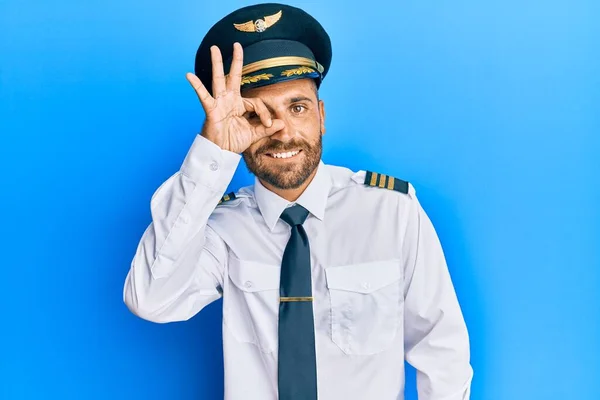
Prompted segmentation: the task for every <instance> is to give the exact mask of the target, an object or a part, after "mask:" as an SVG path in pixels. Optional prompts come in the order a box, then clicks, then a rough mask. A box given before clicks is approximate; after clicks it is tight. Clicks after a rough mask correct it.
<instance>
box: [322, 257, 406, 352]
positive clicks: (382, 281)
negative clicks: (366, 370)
mask: <svg viewBox="0 0 600 400" xmlns="http://www.w3.org/2000/svg"><path fill="white" fill-rule="evenodd" d="M325 274H326V279H327V288H328V290H329V296H330V307H331V340H332V341H333V342H334V343H335V344H337V346H338V347H339V348H340V349H341V350H342V351H343V352H344V353H346V354H356V355H369V354H375V353H378V352H380V351H382V350H384V349H386V348H387V347H388V346H390V345H391V344H392V342H393V340H394V338H395V337H396V331H397V329H398V325H399V321H400V318H401V316H402V302H403V296H402V295H401V293H402V290H401V287H402V285H401V279H402V276H401V270H400V262H399V261H398V260H389V261H378V262H369V263H362V264H352V265H345V266H338V267H329V268H327V269H325Z"/></svg>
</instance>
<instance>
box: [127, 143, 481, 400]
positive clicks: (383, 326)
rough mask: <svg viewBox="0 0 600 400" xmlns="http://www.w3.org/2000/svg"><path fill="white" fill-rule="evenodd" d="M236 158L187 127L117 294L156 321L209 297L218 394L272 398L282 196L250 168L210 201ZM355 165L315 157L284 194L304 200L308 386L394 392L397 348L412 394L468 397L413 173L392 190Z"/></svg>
mask: <svg viewBox="0 0 600 400" xmlns="http://www.w3.org/2000/svg"><path fill="white" fill-rule="evenodd" d="M240 159H241V156H240V155H239V154H236V153H233V152H230V151H227V150H222V149H221V148H219V147H218V146H217V145H216V144H214V143H213V142H211V141H209V140H208V139H206V138H204V137H202V136H200V135H197V136H196V138H195V139H194V141H193V143H192V146H191V148H190V150H189V152H188V153H187V155H186V157H185V159H184V162H183V164H182V166H181V168H180V170H179V171H178V172H177V173H175V174H173V175H172V176H171V177H170V178H168V179H167V180H166V181H165V182H164V183H163V184H162V185H161V186H160V187H159V188H158V189H157V190H156V192H155V193H154V194H153V196H152V199H151V215H152V223H151V224H150V225H149V226H148V228H147V229H146V230H145V232H144V233H143V236H142V238H141V240H140V242H139V244H138V247H137V250H136V253H135V256H134V258H133V260H132V263H131V268H130V270H129V273H128V274H127V277H126V281H125V285H124V293H123V296H124V301H125V303H126V304H127V306H128V308H129V309H130V310H131V311H132V312H133V313H134V314H136V315H138V316H139V317H141V318H144V319H146V320H149V321H154V322H159V323H165V322H173V321H184V320H187V319H189V318H191V317H193V316H194V315H195V314H196V313H198V312H199V311H200V310H201V309H202V308H203V307H205V306H206V305H207V304H209V303H211V302H213V301H215V300H217V299H219V298H221V297H222V298H223V354H224V368H225V371H224V376H225V388H224V393H225V400H254V399H256V400H271V399H277V344H278V338H277V335H278V333H277V323H278V311H279V273H280V267H281V258H282V255H283V251H284V249H285V246H286V244H287V241H288V239H289V236H290V227H289V225H288V224H286V223H285V222H284V221H282V220H280V219H279V216H280V215H281V213H282V211H283V210H284V209H285V207H287V206H288V205H289V202H288V201H287V200H285V199H283V198H281V197H279V196H278V195H276V194H275V193H273V192H271V191H269V190H268V189H266V188H265V187H264V186H263V185H261V183H260V182H259V181H258V179H256V180H255V184H254V185H253V186H249V187H245V188H242V189H241V190H240V191H239V192H237V193H236V196H237V198H236V199H235V200H230V201H227V202H223V203H221V204H220V205H217V204H218V202H219V200H220V199H221V197H222V196H223V194H224V192H225V191H226V189H227V186H228V185H229V183H230V182H231V179H232V177H233V174H234V172H235V170H236V167H237V166H238V163H239V162H240ZM364 179H365V171H360V172H358V173H355V172H353V171H351V170H349V169H346V168H341V167H335V166H330V165H326V164H324V163H323V162H321V163H320V165H319V167H318V171H317V173H316V175H315V177H314V179H313V181H312V182H311V183H310V184H309V186H308V187H307V189H306V190H305V191H304V193H303V194H302V195H301V196H300V198H298V200H297V201H296V203H298V204H300V205H302V206H303V207H305V208H306V209H308V211H309V212H310V214H309V216H308V218H307V219H306V221H305V222H304V228H305V230H306V232H307V235H308V238H309V244H310V250H311V267H312V291H313V297H314V302H313V306H314V319H315V321H314V322H315V323H314V325H315V339H316V355H317V383H318V398H319V399H320V400H342V399H343V400H372V399H376V400H402V399H403V398H404V379H405V378H404V360H405V359H406V360H407V361H408V362H409V363H410V364H411V365H413V366H414V367H415V368H416V370H417V386H418V393H419V399H420V400H466V399H469V392H470V385H471V379H472V375H473V370H472V368H471V365H470V355H469V338H468V333H467V329H466V326H465V322H464V319H463V316H462V313H461V310H460V307H459V304H458V301H457V298H456V295H455V291H454V288H453V285H452V282H451V279H450V275H449V273H448V269H447V266H446V262H445V259H444V255H443V252H442V248H441V246H440V243H439V241H438V237H437V235H436V233H435V231H434V228H433V226H432V224H431V222H430V220H429V218H428V217H427V215H426V214H425V212H424V211H423V209H422V208H421V206H420V204H419V201H418V200H417V198H416V196H415V191H414V188H413V187H412V185H410V186H409V189H410V190H409V193H408V194H404V193H401V192H398V191H394V190H389V189H383V188H377V187H370V186H366V185H364Z"/></svg>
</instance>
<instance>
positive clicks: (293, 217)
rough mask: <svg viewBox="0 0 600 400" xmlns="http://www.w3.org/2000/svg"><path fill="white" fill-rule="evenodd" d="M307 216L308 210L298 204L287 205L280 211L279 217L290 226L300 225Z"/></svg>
mask: <svg viewBox="0 0 600 400" xmlns="http://www.w3.org/2000/svg"><path fill="white" fill-rule="evenodd" d="M306 217H308V210H307V209H306V208H304V207H302V206H301V205H299V204H296V205H294V206H292V207H288V208H286V209H285V210H283V212H282V213H281V217H280V218H281V219H282V220H284V221H285V222H287V223H288V224H289V225H291V226H296V225H302V224H303V223H304V221H305V220H306Z"/></svg>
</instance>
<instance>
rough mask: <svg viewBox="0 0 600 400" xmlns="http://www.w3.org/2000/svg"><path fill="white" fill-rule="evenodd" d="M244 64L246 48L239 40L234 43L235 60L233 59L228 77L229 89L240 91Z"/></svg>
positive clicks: (235, 91)
mask: <svg viewBox="0 0 600 400" xmlns="http://www.w3.org/2000/svg"><path fill="white" fill-rule="evenodd" d="M243 66H244V50H243V49H242V45H241V44H239V43H238V42H235V43H234V44H233V60H232V61H231V69H230V70H229V77H228V79H227V90H232V91H233V92H234V93H240V87H241V86H242V68H243Z"/></svg>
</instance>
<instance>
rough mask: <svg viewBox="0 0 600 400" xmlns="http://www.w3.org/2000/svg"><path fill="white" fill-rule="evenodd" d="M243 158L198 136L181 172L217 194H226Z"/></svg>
mask: <svg viewBox="0 0 600 400" xmlns="http://www.w3.org/2000/svg"><path fill="white" fill-rule="evenodd" d="M241 158H242V156H241V155H240V154H237V153H234V152H232V151H229V150H223V149H222V148H220V147H219V146H218V145H216V144H215V143H213V142H211V141H210V140H208V139H207V138H205V137H204V136H202V135H200V134H197V135H196V138H195V139H194V142H193V143H192V146H191V147H190V150H189V151H188V153H187V155H186V156H185V159H184V160H183V163H182V165H181V172H182V173H183V174H184V175H186V176H189V177H190V178H191V179H192V180H193V181H194V182H195V183H196V184H199V185H202V186H205V187H207V188H209V189H211V190H214V191H216V192H224V191H225V190H226V189H227V186H228V185H229V183H230V182H231V178H233V174H234V173H235V170H236V168H237V166H238V164H239V163H240V159H241Z"/></svg>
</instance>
